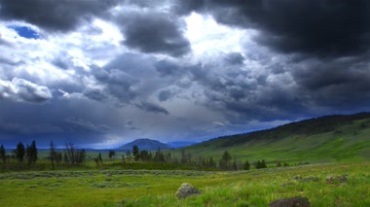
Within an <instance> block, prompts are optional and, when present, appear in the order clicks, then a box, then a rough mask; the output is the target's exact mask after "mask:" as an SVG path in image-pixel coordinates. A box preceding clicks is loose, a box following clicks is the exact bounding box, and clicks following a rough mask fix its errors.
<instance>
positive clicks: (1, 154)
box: [0, 145, 6, 164]
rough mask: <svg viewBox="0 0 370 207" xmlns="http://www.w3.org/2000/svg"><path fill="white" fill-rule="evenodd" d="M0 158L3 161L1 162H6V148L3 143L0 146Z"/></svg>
mask: <svg viewBox="0 0 370 207" xmlns="http://www.w3.org/2000/svg"><path fill="white" fill-rule="evenodd" d="M0 159H1V160H2V161H3V163H4V164H5V163H6V150H5V147H4V145H1V146H0Z"/></svg>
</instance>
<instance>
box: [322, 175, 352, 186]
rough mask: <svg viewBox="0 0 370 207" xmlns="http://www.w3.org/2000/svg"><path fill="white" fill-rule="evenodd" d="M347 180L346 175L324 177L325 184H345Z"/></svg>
mask: <svg viewBox="0 0 370 207" xmlns="http://www.w3.org/2000/svg"><path fill="white" fill-rule="evenodd" d="M347 180H348V178H347V176H346V175H338V176H328V177H326V183H327V184H339V183H346V182H347Z"/></svg>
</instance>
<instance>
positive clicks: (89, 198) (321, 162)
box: [0, 114, 370, 207]
mask: <svg viewBox="0 0 370 207" xmlns="http://www.w3.org/2000/svg"><path fill="white" fill-rule="evenodd" d="M368 116H370V115H369V114H366V116H364V115H362V114H360V115H354V116H349V117H342V116H340V117H337V116H333V117H326V118H322V119H314V120H308V121H303V122H298V123H293V124H288V125H284V126H281V127H278V128H275V129H271V130H264V131H260V132H256V133H251V134H242V135H234V136H230V137H222V138H218V139H213V140H210V141H207V142H203V143H200V144H197V145H194V146H190V147H187V148H184V149H178V150H168V151H164V153H165V154H167V153H171V160H170V161H165V162H154V161H153V160H152V161H145V160H138V161H135V160H134V159H133V158H132V156H131V157H127V156H125V152H120V151H116V156H115V158H114V160H110V159H109V158H108V151H107V150H105V151H94V150H91V151H86V160H85V161H84V162H83V164H81V165H69V164H64V163H60V164H57V165H55V168H54V169H52V166H51V163H50V160H48V156H49V151H48V150H39V154H38V156H39V159H38V160H37V162H36V163H34V164H32V165H27V163H23V164H20V163H19V162H18V161H16V160H15V159H10V160H8V162H7V163H6V164H3V163H0V206H7V207H13V206H14V207H19V206H21V207H23V206H24V207H36V206H39V207H44V206H52V207H58V206H60V207H61V206H63V207H64V206H65V207H125V206H139V207H140V206H143V207H144V206H145V207H147V206H163V207H164V206H171V207H172V206H179V207H180V206H181V207H182V206H189V207H191V206H216V207H217V206H220V207H225V206H236V207H247V206H249V207H252V206H256V207H260V206H261V207H265V206H268V204H269V203H270V202H271V201H274V200H276V199H281V198H286V197H295V196H303V197H307V198H308V199H309V201H310V202H311V206H313V207H316V206H318V207H320V206H330V207H332V206H333V207H369V206H370V141H369V140H370V139H369V138H370V118H369V117H368ZM226 150H227V151H228V152H229V153H230V155H231V160H229V161H230V162H229V164H231V163H232V162H237V163H238V164H239V165H238V166H239V167H238V168H237V169H238V171H220V169H221V168H216V167H214V166H213V167H209V166H207V165H199V163H201V162H200V160H201V158H202V159H203V158H207V159H208V158H210V157H212V158H213V159H214V161H215V162H218V161H220V159H221V158H222V156H223V154H224V152H225V151H226ZM8 153H9V154H10V153H11V151H9V152H8ZM99 153H101V155H102V159H103V163H98V162H96V157H97V156H98V154H99ZM153 154H155V152H153ZM122 156H125V160H122ZM182 156H186V157H188V158H189V159H190V158H191V162H190V163H181V162H179V161H180V160H181V157H182ZM175 160H177V161H175ZM247 160H248V161H249V162H250V164H251V169H250V170H241V169H243V167H240V166H243V163H244V162H245V161H247ZM258 160H265V161H266V163H267V167H268V168H264V169H256V167H255V166H254V164H255V163H256V161H258ZM278 163H284V164H285V163H287V165H289V166H285V167H277V166H278V165H277V164H278ZM279 166H281V165H279ZM282 166H284V165H282ZM229 170H235V169H232V168H229ZM337 176H339V177H341V178H343V177H345V178H346V179H345V180H342V181H343V182H342V181H339V180H334V182H329V183H328V182H327V178H328V177H332V178H336V177H337ZM184 182H187V183H191V184H192V185H194V186H195V187H197V188H198V189H199V190H200V191H201V194H200V195H197V196H191V197H189V198H186V199H178V198H177V197H176V196H175V193H176V190H177V189H178V187H179V186H180V185H181V184H182V183H184Z"/></svg>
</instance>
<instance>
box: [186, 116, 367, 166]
mask: <svg viewBox="0 0 370 207" xmlns="http://www.w3.org/2000/svg"><path fill="white" fill-rule="evenodd" d="M184 150H185V151H186V152H187V153H190V154H191V155H192V156H193V157H197V156H206V157H213V158H215V159H219V158H220V157H221V155H222V153H223V152H224V151H225V150H228V151H229V152H230V153H231V155H232V156H233V158H235V159H237V160H251V161H255V160H260V159H265V160H268V161H271V162H275V161H284V162H285V161H286V162H327V161H345V160H352V161H353V160H364V159H366V160H370V113H358V114H353V115H332V116H325V117H319V118H314V119H308V120H303V121H299V122H293V123H290V124H286V125H282V126H279V127H276V128H272V129H267V130H261V131H255V132H251V133H246V134H237V135H232V136H225V137H219V138H215V139H211V140H209V141H205V142H202V143H200V144H196V145H193V146H190V147H187V148H184Z"/></svg>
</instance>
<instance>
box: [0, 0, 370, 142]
mask: <svg viewBox="0 0 370 207" xmlns="http://www.w3.org/2000/svg"><path fill="white" fill-rule="evenodd" d="M20 2H22V3H20ZM116 3H117V2H116V1H104V2H103V1H95V0H94V1H68V4H67V3H66V2H65V1H62V2H60V1H46V0H29V1H27V2H25V1H24V2H23V1H15V2H13V1H8V0H0V4H1V7H2V9H1V12H0V16H1V17H2V18H5V19H6V20H23V21H26V22H28V23H31V24H34V25H35V26H36V27H39V28H41V29H43V30H45V31H44V32H45V36H46V37H47V38H45V39H40V40H32V41H31V40H29V41H28V40H24V39H22V38H15V39H16V40H12V39H11V38H9V37H11V36H12V35H14V33H9V34H6V35H4V37H6V38H4V39H3V40H1V39H0V53H1V54H4V55H3V57H1V58H0V76H1V79H0V115H1V116H0V130H1V131H2V133H1V134H0V143H1V141H2V140H5V139H8V138H9V137H11V138H12V139H17V138H19V137H27V138H29V139H31V138H32V139H33V138H37V139H40V140H43V141H44V142H46V143H47V142H48V141H50V140H51V139H53V137H54V138H55V137H57V139H60V140H63V141H66V140H67V141H69V140H71V141H73V142H76V143H78V144H86V143H89V144H91V143H94V144H101V145H98V147H99V146H113V145H116V144H121V143H123V142H125V141H127V139H134V138H140V137H150V138H158V139H162V140H179V139H180V140H181V139H182V140H184V139H193V140H196V139H205V138H210V137H212V136H217V135H220V134H225V133H226V134H227V133H235V132H239V131H247V130H249V129H254V128H261V127H269V126H272V125H276V124H277V123H284V122H286V121H290V120H296V119H300V118H304V117H310V116H319V115H322V114H329V113H350V112H357V111H362V110H370V108H369V106H368V103H369V101H370V75H369V74H370V65H369V64H370V61H369V55H370V53H369V52H368V49H369V46H368V45H369V44H368V43H369V40H370V39H369V35H368V34H369V32H370V31H369V28H370V27H369V25H370V24H368V23H369V14H370V12H369V11H368V10H369V8H370V7H369V5H368V4H369V3H368V2H367V1H362V0H359V1H345V0H337V1H334V0H333V1H331V0H329V1H328V0H303V1H293V0H262V1H257V0H251V1H240V0H229V1H226V0H213V1H202V0H187V1H178V0H173V1H170V0H168V1H163V2H161V3H160V4H156V3H155V2H154V1H122V2H119V3H117V4H120V5H121V7H116V8H115V7H114V5H115V4H116ZM170 3H172V4H170ZM31 8H32V9H31ZM45 8H49V9H45ZM113 8H115V10H114V12H113V13H110V10H109V9H113ZM191 12H197V13H198V14H199V15H209V16H208V17H205V18H214V19H215V20H216V22H218V23H219V24H222V25H223V26H225V27H226V28H228V29H230V30H231V29H236V28H237V29H239V30H243V31H244V30H245V31H249V30H251V29H252V30H253V31H255V33H253V35H251V37H249V36H248V35H247V32H246V33H245V35H246V37H245V39H246V40H239V42H238V41H235V45H236V46H240V49H238V50H234V49H230V50H225V51H206V52H205V53H207V54H199V55H200V56H195V55H194V54H197V53H195V52H194V53H193V51H192V48H193V46H194V45H192V44H197V42H195V43H194V42H192V41H191V38H189V40H188V39H187V36H186V35H185V34H186V30H187V27H186V26H187V25H186V24H185V20H184V18H186V16H187V15H189V14H190V13H191ZM64 13H68V14H69V15H67V16H65V15H62V16H61V15H56V14H64ZM103 16H104V21H105V22H106V23H107V24H108V23H109V24H111V25H112V27H115V26H116V27H117V28H116V29H117V31H118V32H117V33H118V36H119V33H121V34H122V38H123V39H121V40H122V41H121V40H119V41H118V40H116V39H115V40H116V41H117V44H116V43H115V42H114V43H110V42H109V41H110V40H105V41H108V42H109V46H106V45H104V46H102V45H101V44H102V43H101V42H99V43H96V44H95V42H94V41H95V39H99V38H101V37H102V36H103V34H104V33H112V32H113V31H114V30H109V27H102V28H96V27H97V26H96V25H94V26H92V23H91V21H89V20H92V19H93V18H95V17H96V18H101V17H103ZM105 16H106V18H105ZM108 21H109V22H108ZM82 25H83V26H84V29H83V30H79V29H80V28H81V27H82ZM107 28H108V29H107ZM0 29H2V28H0ZM104 29H107V30H108V32H107V31H104ZM4 30H5V29H4ZM225 30H226V29H225ZM55 31H58V33H54V32H55ZM71 31H74V32H75V34H73V35H71V36H69V33H70V32H71ZM91 31H97V32H96V34H95V33H94V34H92V32H91ZM49 32H51V33H49ZM79 35H80V36H81V38H80V39H78V36H79ZM48 38H49V39H48ZM69 38H70V39H69ZM104 38H107V36H104ZM213 38H214V37H213ZM248 38H250V40H248ZM118 39H119V38H118ZM61 40H63V41H61ZM93 40H94V41H93ZM27 41H28V42H27ZM48 41H54V42H56V43H55V44H56V45H58V46H60V47H55V46H53V45H49V44H48ZM120 41H121V42H120ZM198 41H206V39H203V40H202V39H201V40H198ZM219 41H220V42H223V41H224V39H219ZM67 42H68V43H67ZM5 43H6V44H5ZM104 44H107V42H104ZM37 45H42V47H41V46H39V47H37ZM235 45H233V46H235ZM233 46H230V47H231V48H234V47H233ZM40 48H45V51H40V50H43V49H40ZM216 49H217V48H216ZM59 50H60V51H59ZM9 51H10V52H9ZM208 52H210V53H209V54H208ZM210 54H211V55H210ZM97 59H98V60H97ZM16 141H18V140H16Z"/></svg>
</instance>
